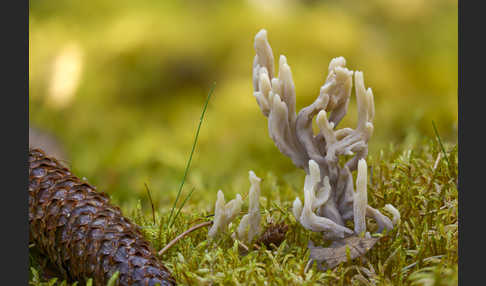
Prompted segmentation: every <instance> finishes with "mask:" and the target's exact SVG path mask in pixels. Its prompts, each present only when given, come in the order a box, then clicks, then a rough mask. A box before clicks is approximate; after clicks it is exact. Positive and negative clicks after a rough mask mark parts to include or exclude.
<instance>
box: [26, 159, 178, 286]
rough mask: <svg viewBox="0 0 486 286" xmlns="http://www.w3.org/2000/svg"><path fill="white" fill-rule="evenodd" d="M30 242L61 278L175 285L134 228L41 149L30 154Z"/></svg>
mask: <svg viewBox="0 0 486 286" xmlns="http://www.w3.org/2000/svg"><path fill="white" fill-rule="evenodd" d="M29 165H30V167H29V223H30V239H31V242H34V243H35V245H36V247H37V248H38V250H39V252H40V253H42V254H44V255H46V256H47V257H48V258H49V260H50V261H51V262H52V263H53V264H54V265H56V267H57V268H58V270H59V272H60V273H61V274H62V275H63V276H64V278H65V279H67V280H70V281H73V280H77V281H80V282H81V283H83V282H85V281H86V280H87V279H89V278H92V279H93V282H94V285H106V283H107V282H108V280H109V279H110V277H111V276H112V275H113V274H114V273H115V272H116V271H119V278H118V285H154V286H155V285H157V283H159V284H160V285H161V286H163V285H175V284H176V282H175V280H174V278H173V277H172V275H171V274H170V272H169V270H168V269H167V268H165V267H164V265H162V263H161V262H160V261H159V260H158V259H157V257H156V256H155V251H154V250H153V249H152V248H151V246H150V245H149V243H148V242H147V241H146V240H145V239H144V237H143V235H142V233H141V231H140V229H139V227H138V226H137V225H135V224H133V223H132V222H130V220H128V219H127V218H125V217H124V216H123V215H122V213H121V211H120V209H119V208H118V207H115V206H113V205H111V204H110V202H109V198H108V196H107V195H106V194H105V193H99V192H97V191H96V190H95V187H93V186H91V185H89V184H88V183H86V182H83V181H81V180H80V179H79V178H77V177H76V176H74V175H72V174H71V172H70V171H69V170H68V169H67V168H65V167H63V165H61V164H60V163H59V162H58V161H57V160H56V159H54V158H50V157H47V156H46V155H45V153H44V152H43V151H42V150H40V149H30V150H29Z"/></svg>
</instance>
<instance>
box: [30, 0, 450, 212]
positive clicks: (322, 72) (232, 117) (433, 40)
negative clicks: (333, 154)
mask: <svg viewBox="0 0 486 286" xmlns="http://www.w3.org/2000/svg"><path fill="white" fill-rule="evenodd" d="M261 28H265V29H267V31H268V37H269V42H270V44H271V46H272V48H273V51H274V55H275V56H276V57H277V56H278V55H280V54H285V55H286V56H287V59H288V63H289V65H290V67H291V69H292V72H293V76H294V82H295V85H296V90H297V108H298V109H300V108H301V107H303V106H306V105H308V104H310V103H311V102H312V101H313V100H314V99H315V98H316V96H317V95H318V92H319V88H320V86H321V85H322V84H323V83H324V80H325V78H326V76H327V66H328V63H329V61H330V60H331V59H332V58H333V57H337V56H344V57H345V58H346V60H347V65H348V67H349V68H350V69H353V70H362V71H363V72H364V76H365V84H366V86H369V87H372V89H373V92H374V95H375V108H376V117H375V121H374V125H375V131H374V135H373V137H372V139H371V140H370V155H371V156H374V155H376V154H378V152H379V151H380V150H381V149H383V148H389V146H390V145H392V146H399V147H400V148H402V147H403V148H408V147H411V148H413V146H416V145H417V144H420V142H422V139H423V138H426V137H429V138H431V137H434V132H433V128H432V121H434V122H435V123H436V125H437V127H438V131H439V133H440V135H441V137H442V139H443V140H444V141H446V142H450V143H456V142H457V86H458V82H457V78H458V74H457V70H458V67H457V52H458V50H457V46H458V34H457V33H458V32H457V30H458V17H457V0H427V1H426V0H368V1H317V0H314V1H312V0H307V1H297V0H294V1H292V0H287V1H284V0H280V1H278V0H272V1H269V0H267V1H257V0H245V1H209V0H207V1H196V0H186V1H163V0H139V1H124V0H119V1H108V0H97V1H72V0H66V1H39V0H31V1H30V23H29V46H30V49H29V63H30V65H29V115H30V118H29V120H30V123H31V124H33V125H35V126H37V127H40V128H42V129H44V130H46V131H48V132H50V133H52V134H54V135H55V136H57V137H58V138H59V140H60V142H61V143H62V144H63V146H64V148H65V149H66V152H67V155H68V158H69V159H68V164H69V166H71V168H72V169H73V171H74V173H75V174H77V175H79V176H82V177H86V178H88V179H89V182H90V183H92V184H94V185H96V186H97V187H98V189H100V190H103V191H106V192H108V193H109V194H110V195H112V197H113V199H114V200H115V202H116V203H117V204H120V205H121V206H122V208H123V207H124V206H125V207H129V206H131V205H133V200H136V199H141V200H143V203H144V204H146V203H147V196H146V191H145V188H144V183H147V184H148V185H149V187H150V189H151V190H152V196H153V198H154V201H155V203H156V206H157V207H158V208H159V210H163V211H164V210H167V209H168V208H170V206H171V205H172V202H173V201H174V198H175V195H176V193H177V188H178V185H179V183H180V181H181V179H182V175H183V173H184V168H185V164H186V161H187V159H188V156H189V153H190V150H191V147H192V143H193V138H194V134H195V131H196V127H197V124H198V121H199V117H200V114H201V111H202V108H203V105H204V101H205V98H206V96H207V93H208V91H209V89H210V87H211V85H212V83H213V82H216V83H217V85H216V88H215V92H214V94H213V97H212V98H211V101H210V102H209V107H208V110H207V113H206V117H205V119H204V123H203V125H202V129H201V133H200V136H199V142H198V145H197V148H196V153H195V155H194V158H193V163H192V167H191V170H190V174H189V177H188V180H187V181H186V186H185V189H184V190H185V191H184V192H185V193H187V192H188V191H189V190H190V189H191V188H195V190H196V191H195V192H194V194H193V197H192V198H191V205H189V206H188V208H186V210H191V209H198V208H199V210H200V209H201V208H203V209H204V210H209V209H211V208H212V206H213V204H214V201H215V199H216V191H217V190H218V189H222V190H223V191H224V192H225V194H227V196H228V198H229V197H233V194H234V193H237V192H241V193H245V192H246V191H247V190H248V186H249V183H248V173H247V172H248V170H250V169H252V170H254V171H255V172H256V174H257V175H258V176H260V177H262V178H264V179H267V178H269V177H272V176H273V177H274V178H276V180H280V181H282V182H284V183H285V182H286V183H289V184H290V185H291V186H294V185H295V186H294V187H295V190H296V194H298V193H300V191H299V192H298V190H300V189H301V186H302V185H301V183H302V182H303V177H304V173H303V171H301V170H298V169H296V168H295V167H294V166H293V165H292V163H291V162H290V160H289V159H288V158H287V157H285V156H283V155H281V154H280V153H279V151H278V149H277V148H276V147H275V146H274V144H273V142H272V141H271V139H270V138H269V136H268V132H267V121H266V118H265V117H264V116H263V115H262V113H261V112H260V110H259V108H258V105H257V103H256V100H255V99H254V97H253V95H252V92H253V87H252V78H251V67H252V62H253V56H254V50H253V37H254V35H255V34H256V33H257V32H258V31H259V30H260V29H261ZM355 122H356V101H355V98H354V96H353V97H352V99H351V103H350V107H349V111H348V116H347V117H345V119H344V121H343V122H342V123H341V125H340V127H343V126H347V125H348V126H353V125H354V123H355ZM269 173H271V174H273V175H271V174H269ZM295 178H299V180H295ZM270 181H271V180H270ZM267 183H268V180H267ZM263 188H264V189H263V191H262V195H263V196H265V185H263Z"/></svg>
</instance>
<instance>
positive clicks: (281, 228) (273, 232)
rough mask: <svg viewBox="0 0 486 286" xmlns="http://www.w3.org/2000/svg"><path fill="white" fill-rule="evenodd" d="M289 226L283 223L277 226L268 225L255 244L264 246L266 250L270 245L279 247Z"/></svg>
mask: <svg viewBox="0 0 486 286" xmlns="http://www.w3.org/2000/svg"><path fill="white" fill-rule="evenodd" d="M288 229H289V226H288V225H287V224H285V223H283V222H282V223H279V224H273V223H272V224H270V225H268V226H267V228H266V229H265V231H264V232H263V234H262V235H261V236H260V238H259V239H258V240H257V241H256V243H257V244H260V245H265V246H266V247H267V248H270V247H271V245H272V244H274V245H275V246H277V247H279V246H280V244H281V243H282V242H283V241H284V239H285V234H286V233H287V230H288Z"/></svg>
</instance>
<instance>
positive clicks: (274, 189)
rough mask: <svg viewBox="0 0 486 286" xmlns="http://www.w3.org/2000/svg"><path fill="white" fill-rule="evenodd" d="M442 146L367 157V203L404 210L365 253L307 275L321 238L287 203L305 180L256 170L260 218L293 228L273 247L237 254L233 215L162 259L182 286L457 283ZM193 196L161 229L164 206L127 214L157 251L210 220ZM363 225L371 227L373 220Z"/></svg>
mask: <svg viewBox="0 0 486 286" xmlns="http://www.w3.org/2000/svg"><path fill="white" fill-rule="evenodd" d="M445 149H446V150H449V151H447V152H448V156H449V162H450V165H448V164H447V161H446V160H444V159H443V157H441V158H439V161H437V158H438V156H439V154H440V153H441V152H442V150H441V148H440V146H439V144H438V143H437V142H436V141H432V140H430V141H429V140H426V141H424V142H422V144H419V145H417V146H416V147H415V148H413V149H406V150H387V151H383V152H381V153H380V154H379V155H378V156H373V157H371V158H369V159H368V161H369V166H370V168H372V170H373V172H372V178H370V182H369V186H368V187H369V203H370V205H372V206H374V207H377V208H379V209H380V210H382V208H383V207H384V205H385V204H387V203H391V204H393V205H394V206H396V208H397V209H398V210H399V211H400V213H401V222H400V224H399V225H398V227H396V228H395V229H394V230H393V231H391V232H390V233H388V234H387V235H386V236H384V237H383V238H382V239H381V240H380V241H379V242H378V243H377V244H376V245H375V246H374V248H372V249H371V250H370V251H369V252H368V253H367V254H366V258H358V259H356V260H354V261H351V262H346V263H344V264H342V265H339V266H338V267H336V268H335V269H332V270H328V271H327V272H319V271H317V269H316V268H315V266H314V267H313V268H312V269H311V270H310V271H309V272H308V273H304V268H305V265H306V263H307V260H308V257H309V251H308V250H307V242H308V240H309V239H312V240H314V241H319V236H318V235H317V234H316V233H311V232H309V231H307V230H305V229H303V228H302V227H301V226H300V225H299V224H298V223H296V221H295V219H294V218H293V216H292V215H291V214H290V208H291V202H292V201H293V199H295V196H296V195H299V196H302V194H301V190H300V189H301V188H298V189H297V190H296V189H294V187H292V185H296V186H302V183H303V182H302V181H303V180H302V177H299V176H297V177H292V178H291V179H289V180H291V181H292V182H293V184H289V183H291V182H289V183H287V182H285V181H282V180H279V179H278V177H277V175H276V174H275V173H270V172H268V173H266V174H259V176H261V177H262V178H263V179H264V182H263V184H262V193H261V195H262V198H261V204H262V206H263V210H262V214H263V221H265V222H269V221H285V222H286V223H287V224H288V225H289V226H290V227H289V230H288V232H287V237H286V240H285V241H284V243H282V244H281V245H280V246H279V247H278V248H277V249H271V250H269V249H266V248H265V247H262V248H261V249H259V250H253V251H251V252H250V253H249V254H248V255H246V256H241V255H240V254H239V250H238V245H237V244H236V243H235V241H233V239H232V238H231V237H230V236H229V233H230V232H231V231H232V230H234V229H235V227H236V225H237V223H238V220H239V219H240V218H238V219H237V221H236V222H234V223H233V226H232V227H231V228H230V232H228V233H226V234H223V235H222V236H221V237H220V238H218V239H216V240H208V239H207V231H208V229H207V228H204V229H200V230H197V231H195V232H193V233H191V234H190V235H188V236H187V237H185V238H184V239H182V240H180V241H179V242H178V243H177V244H176V245H175V246H173V247H172V248H170V249H169V250H168V251H167V252H166V253H165V254H164V255H163V257H162V259H163V261H164V262H165V264H166V265H167V266H168V267H169V268H170V269H171V271H172V273H173V275H174V276H175V277H176V279H177V281H178V282H179V283H181V284H183V285H206V284H207V285H209V284H211V285H248V284H256V285H315V284H322V285H329V284H332V285H372V283H376V285H457V271H458V270H457V261H458V253H457V249H458V245H457V241H458V240H457V239H458V220H457V195H458V193H457V185H456V184H457V147H456V146H448V145H446V148H445ZM434 167H435V168H434ZM241 176H242V177H246V174H241ZM248 185H249V183H245V184H244V187H247V186H248ZM200 191H201V192H210V193H212V197H213V198H212V200H208V201H207V202H206V203H207V204H208V205H213V204H214V200H215V192H213V190H204V189H203V190H200ZM195 202H196V201H195V200H189V201H188V203H187V205H186V208H187V209H186V210H183V211H182V212H181V214H180V217H179V219H178V220H176V221H175V223H174V225H173V226H172V227H171V228H169V229H167V228H165V226H166V225H167V219H168V216H169V211H168V210H167V211H165V212H156V222H157V224H156V225H154V224H153V219H152V210H151V208H150V206H149V205H148V204H145V205H143V204H142V203H141V201H140V200H138V201H136V202H135V201H134V204H135V205H134V207H133V208H132V209H133V210H132V211H131V212H130V211H128V208H127V209H125V213H126V214H129V217H130V218H132V219H133V220H134V222H136V223H137V224H139V225H141V226H142V229H143V230H144V234H145V236H146V237H147V239H149V240H150V241H151V242H152V244H153V245H154V247H155V248H156V249H157V250H159V249H161V248H162V247H163V246H165V245H166V244H167V243H168V242H169V241H170V240H172V239H173V238H174V237H175V236H177V235H178V234H180V233H182V232H183V231H184V230H186V229H188V228H189V227H190V226H193V225H195V224H196V223H198V222H201V221H205V220H208V218H207V215H208V214H209V213H208V212H207V211H199V210H197V208H196V205H197V204H195ZM191 205H193V206H194V208H191ZM385 212H386V211H385ZM160 225H162V232H161V231H160ZM368 225H369V228H371V229H373V227H374V225H373V222H371V221H370V222H369V223H368ZM38 271H40V270H39V269H36V268H35V267H32V279H31V283H32V285H51V284H48V282H44V283H41V282H40V279H39V275H38V273H37V272H38ZM51 281H53V280H51ZM46 283H47V284H46ZM51 283H52V282H51Z"/></svg>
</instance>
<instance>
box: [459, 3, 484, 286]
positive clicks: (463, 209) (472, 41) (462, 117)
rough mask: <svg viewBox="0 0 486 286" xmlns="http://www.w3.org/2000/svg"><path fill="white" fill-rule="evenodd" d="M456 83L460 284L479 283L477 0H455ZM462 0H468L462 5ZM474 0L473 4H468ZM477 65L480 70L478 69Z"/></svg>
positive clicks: (480, 25)
mask: <svg viewBox="0 0 486 286" xmlns="http://www.w3.org/2000/svg"><path fill="white" fill-rule="evenodd" d="M458 2H459V7H458V8H459V9H458V10H459V47H458V50H459V55H458V59H459V65H458V67H459V73H458V74H459V85H458V99H459V102H458V108H459V110H458V113H459V116H458V121H459V122H458V141H459V144H458V147H459V186H458V192H459V246H458V253H459V265H458V266H459V285H480V284H483V283H481V282H479V284H478V281H482V280H484V278H483V275H482V274H484V272H485V264H484V257H485V254H486V251H485V250H484V249H485V246H484V244H485V243H484V242H485V241H486V236H484V234H483V232H484V231H483V229H484V227H485V226H486V223H485V222H484V218H486V215H485V214H484V210H486V206H485V205H484V203H485V199H484V197H485V189H486V187H485V182H484V178H486V173H485V171H486V166H485V165H486V156H485V155H484V148H485V144H486V141H484V139H483V138H482V137H483V136H482V134H481V133H484V131H485V130H486V128H485V127H484V124H485V123H486V120H485V115H486V110H484V107H485V105H484V104H483V103H482V102H481V101H482V97H485V96H486V94H485V89H484V87H482V86H481V85H484V83H485V82H486V80H485V78H484V74H485V73H484V72H482V71H481V70H482V69H484V68H485V66H486V65H485V60H484V59H485V57H484V52H485V51H486V45H484V44H483V38H484V32H483V29H484V27H485V21H484V20H485V16H484V10H483V9H481V7H479V3H480V2H476V1H465V0H459V1H458ZM466 3H467V4H468V5H467V7H466ZM475 3H478V4H476V6H477V7H474V6H473V5H472V4H475ZM476 68H479V69H480V70H479V71H478V70H476Z"/></svg>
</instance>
